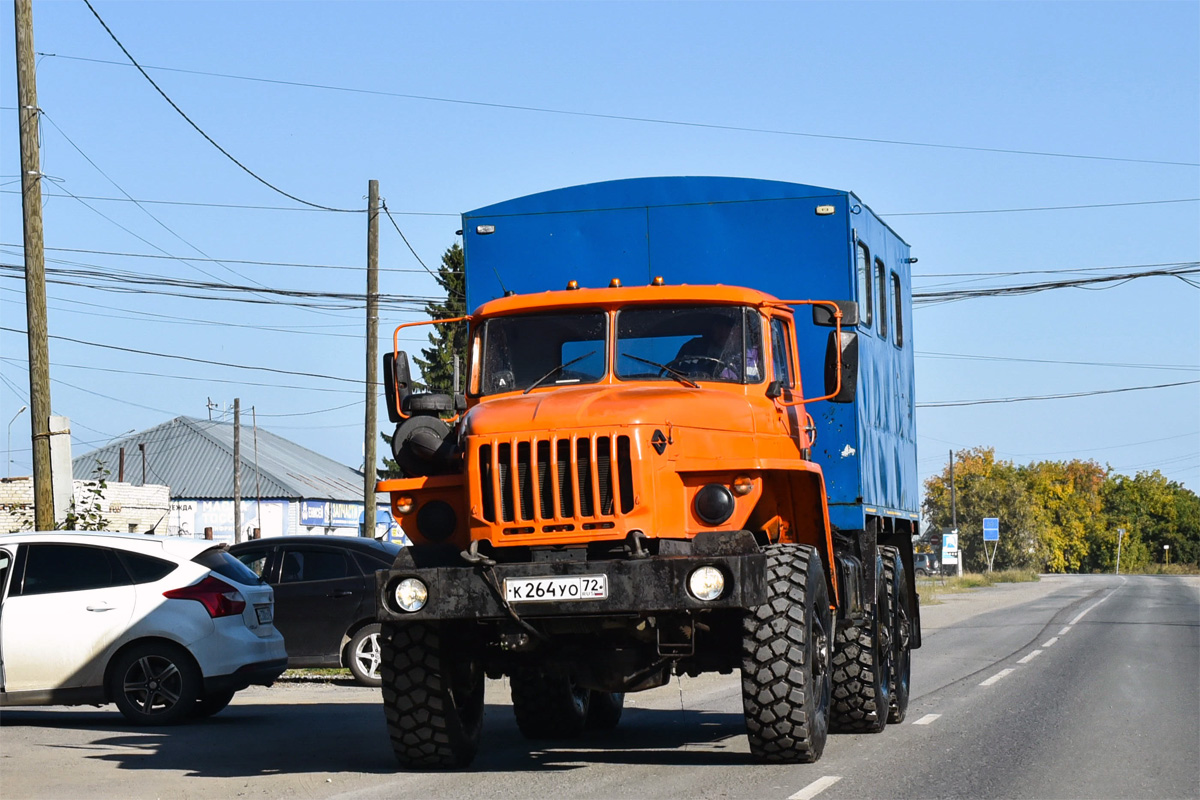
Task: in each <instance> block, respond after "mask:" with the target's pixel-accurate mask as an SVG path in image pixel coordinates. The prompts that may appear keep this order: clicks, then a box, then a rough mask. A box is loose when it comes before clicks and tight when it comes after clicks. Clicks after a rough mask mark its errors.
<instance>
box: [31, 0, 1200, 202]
mask: <svg viewBox="0 0 1200 800" xmlns="http://www.w3.org/2000/svg"><path fill="white" fill-rule="evenodd" d="M84 1H85V2H87V0H84ZM90 7H91V6H90V4H89V8H90ZM92 13H95V11H93V12H92ZM97 19H99V17H98V16H97ZM105 28H106V29H107V26H105ZM109 35H110V36H111V35H112V34H111V31H110V33H109ZM113 38H114V41H115V40H116V37H113ZM118 44H120V43H119V42H118ZM121 49H122V50H124V49H125V48H123V47H122V48H121ZM38 55H40V56H45V57H48V58H63V59H68V60H72V61H87V62H91V63H98V64H115V65H117V66H125V65H124V64H122V63H121V62H117V61H106V60H103V59H97V58H84V57H81V56H64V55H59V54H58V53H38ZM126 55H128V53H126ZM129 60H130V61H133V59H132V57H131V58H130V59H129ZM134 66H136V67H137V68H138V69H139V70H140V71H141V72H142V74H143V75H146V71H145V69H143V68H142V67H141V66H140V65H138V64H137V62H134ZM147 69H157V70H162V71H164V72H179V73H184V74H189V75H203V76H207V77H212V78H225V79H229V80H242V81H253V82H256V83H269V84H276V85H280V86H296V87H301V88H307V89H321V90H324V91H335V92H349V93H353V94H366V95H373V96H377V97H395V98H400V99H404V100H420V101H423V102H431V103H450V104H454V105H464V106H476V107H479V108H501V109H506V110H509V111H530V112H535V113H539V114H556V115H560V116H568V117H586V118H591V119H606V120H614V121H620V122H642V123H648V124H652V125H672V126H676V127H686V128H703V129H708V130H721V131H735V132H739V133H763V134H770V135H774V136H795V137H804V138H811V139H830V140H837V141H846V142H862V143H866V144H890V145H898V146H903V147H927V148H935V149H940V150H967V151H972V152H982V153H1002V154H1006V155H1024V156H1040V157H1044V158H1074V159H1085V160H1090V161H1117V162H1125V163H1134V164H1161V165H1166V166H1174V167H1200V163H1195V162H1190V161H1165V160H1157V159H1145V158H1120V157H1116V156H1095V155H1082V154H1078V153H1053V152H1044V151H1038V150H1015V149H1009V148H1000V147H974V146H968V145H954V144H940V143H933V142H912V141H904V140H899V139H879V138H872V137H866V136H842V135H835V134H827V133H811V132H807V131H790V130H781V129H772V128H751V127H746V126H742V125H722V124H717V123H706V122H689V121H684V120H673V119H661V118H656V117H635V116H630V115H626V114H600V113H596V112H589V111H569V110H565V109H560V108H547V107H541V106H526V105H516V104H510V103H492V102H485V101H482V100H462V99H458V98H450V97H435V96H432V95H419V94H406V93H402V92H386V91H381V90H377V89H357V88H353V87H346V86H332V85H328V84H319V83H305V82H301V81H287V80H278V79H273V78H257V77H252V76H248V75H234V74H229V73H220V72H205V71H201V70H189V69H180V68H176V67H150V66H148V67H147ZM146 79H147V80H150V78H149V76H148V75H147V76H146ZM152 83H153V82H152ZM155 88H158V87H157V86H156V87H155ZM159 92H160V93H161V90H159ZM163 96H164V97H165V96H166V95H163ZM172 105H174V104H173V103H172ZM181 113H182V112H181ZM189 121H190V120H189ZM197 130H199V129H197ZM222 152H223V151H222ZM260 180H261V179H260ZM289 197H290V195H289ZM293 199H294V198H293Z"/></svg>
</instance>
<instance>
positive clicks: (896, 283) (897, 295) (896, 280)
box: [892, 272, 904, 347]
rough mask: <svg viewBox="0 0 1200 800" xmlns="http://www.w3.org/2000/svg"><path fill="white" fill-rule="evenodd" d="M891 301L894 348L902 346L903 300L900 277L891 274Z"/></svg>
mask: <svg viewBox="0 0 1200 800" xmlns="http://www.w3.org/2000/svg"><path fill="white" fill-rule="evenodd" d="M892 300H893V305H894V308H895V309H896V320H895V322H894V324H893V328H894V330H895V332H896V347H903V346H904V306H903V305H901V302H902V301H903V298H902V297H901V290H900V276H899V275H897V274H896V273H894V272H893V273H892Z"/></svg>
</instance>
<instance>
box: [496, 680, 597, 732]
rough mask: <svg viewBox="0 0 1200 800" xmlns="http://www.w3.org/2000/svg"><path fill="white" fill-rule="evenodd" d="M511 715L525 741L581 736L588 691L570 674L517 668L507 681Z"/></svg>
mask: <svg viewBox="0 0 1200 800" xmlns="http://www.w3.org/2000/svg"><path fill="white" fill-rule="evenodd" d="M508 683H509V688H510V689H511V690H512V707H513V716H515V717H516V718H517V727H518V728H519V729H520V731H521V735H522V736H524V737H525V738H526V739H574V738H576V737H578V736H580V735H581V734H582V733H583V729H584V728H585V727H586V725H587V721H588V709H589V708H590V706H591V694H592V693H591V692H590V691H589V690H587V689H582V688H580V687H579V686H577V685H576V684H575V681H574V680H572V679H571V676H570V675H567V674H565V673H548V672H545V671H543V670H541V669H539V668H538V667H521V668H519V669H516V670H514V671H513V673H512V674H511V675H510V676H509V679H508Z"/></svg>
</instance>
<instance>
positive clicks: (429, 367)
mask: <svg viewBox="0 0 1200 800" xmlns="http://www.w3.org/2000/svg"><path fill="white" fill-rule="evenodd" d="M463 267H464V261H463V249H462V246H461V245H460V244H459V243H458V242H455V243H454V244H452V245H451V246H450V247H449V248H447V249H446V252H445V253H443V254H442V264H441V266H440V267H438V270H437V274H435V275H434V278H435V279H437V282H438V285H439V286H441V287H442V290H443V291H445V292H446V299H445V300H441V301H438V302H429V303H426V304H425V313H426V314H428V315H429V318H430V319H433V320H439V319H454V318H455V317H465V316H466V315H467V295H466V281H465V280H464V278H465V272H464V270H463ZM466 353H467V324H466V323H465V322H455V323H452V324H449V325H433V326H431V327H430V331H429V347H427V348H424V349H423V350H421V356H420V357H419V358H414V359H413V360H414V361H416V362H417V366H418V367H420V368H421V382H422V385H424V386H425V387H426V388H427V389H428V390H429V391H431V392H438V393H441V394H451V393H452V392H453V387H454V356H456V355H457V356H458V357H459V363H460V369H462V368H463V367H465V366H466Z"/></svg>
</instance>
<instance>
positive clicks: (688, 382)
mask: <svg viewBox="0 0 1200 800" xmlns="http://www.w3.org/2000/svg"><path fill="white" fill-rule="evenodd" d="M621 355H623V356H625V357H626V358H632V359H633V360H634V361H640V362H642V363H643V364H649V365H650V366H652V367H658V368H659V369H660V370H662V371H663V372H665V373H667V374H668V375H670V376H671V377H672V378H674V379H675V380H677V381H679V382H680V383H682V384H683V385H684V386H690V387H692V388H693V389H699V388H700V384H698V383H696V382H695V381H694V380H692V379H691V378H689V377H688V376H687V375H684V374H683V373H682V372H680V371H678V370H674V369H671V368H670V367H668V366H667V365H666V364H660V363H658V362H657V361H651V360H650V359H648V358H642V357H641V356H635V355H633V354H632V353H621Z"/></svg>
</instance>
